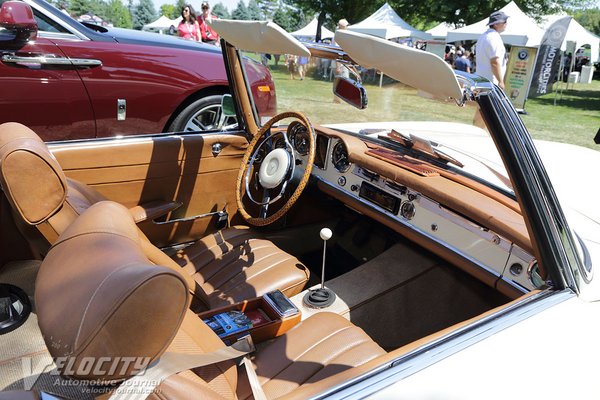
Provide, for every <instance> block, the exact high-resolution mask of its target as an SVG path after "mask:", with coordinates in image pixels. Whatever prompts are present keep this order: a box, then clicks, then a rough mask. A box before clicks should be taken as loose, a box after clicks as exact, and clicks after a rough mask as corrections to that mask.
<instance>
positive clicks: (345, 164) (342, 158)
mask: <svg viewBox="0 0 600 400" xmlns="http://www.w3.org/2000/svg"><path fill="white" fill-rule="evenodd" d="M331 163H332V164H333V166H334V168H335V169H336V170H338V171H339V172H342V173H343V172H346V171H348V169H349V168H350V158H349V157H348V150H347V149H346V145H345V144H344V142H342V141H339V142H337V143H336V144H335V146H333V153H332V154H331Z"/></svg>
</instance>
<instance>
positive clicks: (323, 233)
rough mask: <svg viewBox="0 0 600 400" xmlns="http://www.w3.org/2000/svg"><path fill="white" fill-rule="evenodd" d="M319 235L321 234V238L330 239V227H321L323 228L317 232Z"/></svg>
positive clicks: (331, 233)
mask: <svg viewBox="0 0 600 400" xmlns="http://www.w3.org/2000/svg"><path fill="white" fill-rule="evenodd" d="M319 235H321V239H323V240H329V239H331V236H332V235H333V232H331V229H329V228H323V229H321V232H320V233H319Z"/></svg>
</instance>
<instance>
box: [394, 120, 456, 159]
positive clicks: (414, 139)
mask: <svg viewBox="0 0 600 400" xmlns="http://www.w3.org/2000/svg"><path fill="white" fill-rule="evenodd" d="M385 138H387V139H390V140H392V141H393V142H395V143H398V144H400V145H402V146H404V147H406V148H407V149H411V150H415V151H418V152H420V153H423V154H426V155H428V156H430V157H433V158H437V159H438V160H443V161H445V162H448V163H452V164H454V165H456V166H458V167H459V168H463V167H464V166H465V165H464V164H463V163H461V162H460V161H458V160H457V159H456V158H454V157H452V156H450V155H448V154H446V153H444V152H443V151H441V150H438V149H436V148H434V147H433V146H434V145H435V146H437V143H434V142H432V141H430V140H428V139H425V138H422V137H420V136H417V135H413V134H412V133H409V134H408V135H406V134H404V133H402V132H398V131H397V130H395V129H392V131H391V132H389V133H388V134H387V135H386V136H385Z"/></svg>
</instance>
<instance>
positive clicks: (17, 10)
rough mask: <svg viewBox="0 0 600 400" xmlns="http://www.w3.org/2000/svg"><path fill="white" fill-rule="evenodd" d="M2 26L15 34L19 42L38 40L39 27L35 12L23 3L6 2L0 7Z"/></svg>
mask: <svg viewBox="0 0 600 400" xmlns="http://www.w3.org/2000/svg"><path fill="white" fill-rule="evenodd" d="M0 26H1V27H3V28H4V29H6V30H7V31H9V32H12V33H14V34H15V39H14V40H17V41H22V42H27V41H29V40H35V39H36V38H37V32H38V25H37V22H36V21H35V18H33V11H32V10H31V7H29V5H28V4H26V3H24V2H22V1H6V2H4V3H2V7H0Z"/></svg>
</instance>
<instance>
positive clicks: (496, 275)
mask: <svg viewBox="0 0 600 400" xmlns="http://www.w3.org/2000/svg"><path fill="white" fill-rule="evenodd" d="M316 178H317V180H318V181H319V182H321V183H322V184H324V185H327V186H328V187H330V188H331V189H333V190H335V191H336V192H339V193H341V194H343V195H344V196H348V197H351V198H352V199H353V200H355V201H357V202H359V203H360V204H362V205H364V206H365V207H369V208H371V209H373V210H375V211H377V212H378V213H379V214H381V215H382V216H384V217H385V218H389V219H391V220H392V221H393V222H396V223H400V224H401V225H402V226H404V227H405V228H408V229H411V230H413V231H414V232H416V233H418V234H420V235H421V236H423V237H425V238H427V239H428V240H431V241H433V242H434V243H436V244H438V245H440V246H442V247H444V248H446V249H448V250H450V251H452V252H454V253H456V254H457V255H459V256H460V257H462V258H464V259H465V260H467V261H469V262H470V263H472V264H474V265H476V266H477V267H479V268H481V269H482V270H483V271H485V272H486V273H488V274H489V275H490V276H492V277H494V278H495V279H499V278H500V277H501V276H502V275H501V274H499V273H498V272H497V271H495V270H493V269H491V268H489V267H488V266H486V265H485V264H482V263H481V262H479V260H477V259H475V258H473V257H471V256H470V255H468V254H465V253H464V252H463V251H461V250H460V249H457V248H455V247H453V246H450V245H448V243H446V242H443V241H441V240H439V239H438V238H436V237H435V236H432V235H430V234H429V233H427V232H425V231H423V230H422V229H420V228H418V227H416V226H414V225H412V224H409V223H407V222H406V221H404V220H403V219H401V218H398V217H397V216H396V215H391V214H390V213H389V212H388V211H387V210H385V209H384V208H382V207H379V206H378V205H376V204H373V203H369V202H367V201H365V200H364V199H362V198H360V197H358V196H356V195H354V194H353V193H352V192H348V191H346V190H340V189H339V187H337V186H335V185H333V184H331V183H330V182H329V181H326V180H324V179H323V178H322V177H316ZM351 208H352V207H351Z"/></svg>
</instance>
